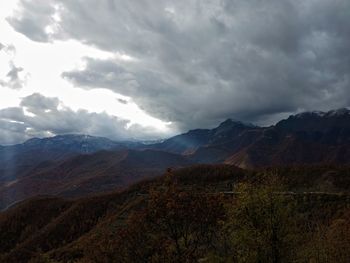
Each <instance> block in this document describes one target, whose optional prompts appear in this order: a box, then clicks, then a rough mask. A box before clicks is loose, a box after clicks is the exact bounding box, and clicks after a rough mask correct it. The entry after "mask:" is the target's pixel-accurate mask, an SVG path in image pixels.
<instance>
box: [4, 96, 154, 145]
mask: <svg viewBox="0 0 350 263" xmlns="http://www.w3.org/2000/svg"><path fill="white" fill-rule="evenodd" d="M57 134H93V135H97V136H104V137H108V138H111V139H115V140H130V139H133V138H135V136H138V137H139V138H143V139H152V138H154V137H157V136H160V135H159V134H157V131H156V130H154V129H152V128H147V127H146V128H145V127H140V126H138V125H131V126H130V127H129V121H127V120H123V119H119V118H117V117H114V116H110V115H108V114H106V113H91V112H88V111H86V110H78V111H73V110H71V109H70V108H68V107H65V106H64V105H63V104H62V102H60V101H59V100H58V99H57V98H48V97H44V96H43V95H41V94H39V93H34V94H32V95H30V96H27V97H24V98H23V99H22V101H21V104H20V106H19V107H12V108H6V109H2V110H0V144H13V143H18V142H21V141H24V140H26V139H29V138H32V137H47V136H52V135H57Z"/></svg>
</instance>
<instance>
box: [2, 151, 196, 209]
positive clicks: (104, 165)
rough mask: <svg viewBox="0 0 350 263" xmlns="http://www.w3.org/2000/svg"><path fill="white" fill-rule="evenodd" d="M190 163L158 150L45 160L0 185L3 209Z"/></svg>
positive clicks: (117, 185) (103, 188)
mask: <svg viewBox="0 0 350 263" xmlns="http://www.w3.org/2000/svg"><path fill="white" fill-rule="evenodd" d="M189 164H191V162H190V161H188V160H187V159H185V158H184V157H182V156H181V155H176V154H172V153H167V152H162V151H155V150H143V151H136V150H123V151H112V152H111V151H100V152H97V153H94V154H85V155H78V156H75V157H72V158H68V159H64V160H62V161H56V162H45V163H41V164H40V165H38V166H37V167H35V168H34V169H33V170H31V171H30V172H28V173H27V174H26V175H25V176H23V177H22V178H18V179H16V180H15V181H13V182H11V183H8V184H5V185H3V186H2V187H0V197H1V198H0V209H1V208H5V207H6V206H8V205H10V204H12V203H14V202H17V201H20V200H24V199H26V198H29V197H32V196H35V195H56V196H67V197H74V196H86V195H89V194H91V193H95V192H108V191H112V190H117V189H122V188H125V187H126V186H128V185H131V184H132V183H134V182H137V181H140V180H143V179H145V178H152V177H155V176H157V175H161V174H162V173H163V172H164V171H165V170H166V169H167V168H168V167H182V166H187V165H189Z"/></svg>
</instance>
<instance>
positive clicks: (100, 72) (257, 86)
mask: <svg viewBox="0 0 350 263" xmlns="http://www.w3.org/2000/svg"><path fill="white" fill-rule="evenodd" d="M21 5H22V11H21V13H20V15H19V18H16V19H15V18H10V19H9V21H10V23H11V24H12V26H13V27H14V28H15V29H16V30H18V31H19V32H21V33H23V34H25V35H26V36H28V37H29V38H31V39H34V40H35V39H38V41H53V40H56V39H76V40H78V41H81V42H84V43H87V44H91V45H94V46H97V47H99V48H100V49H103V50H107V51H111V52H121V53H126V54H128V55H130V56H132V57H135V58H137V61H132V62H121V61H118V60H112V59H110V60H99V59H92V58H88V59H87V60H86V62H87V66H86V68H85V69H83V70H75V71H70V72H65V73H63V77H64V78H66V79H67V80H69V81H72V82H73V83H74V84H75V85H76V86H81V87H85V88H88V89H91V88H96V87H103V88H108V89H111V90H113V91H115V92H117V93H119V94H122V95H126V96H130V97H131V98H132V99H133V100H134V101H135V102H136V103H137V104H138V105H139V106H140V107H141V108H143V109H144V110H145V111H147V112H148V113H150V114H151V115H153V116H156V117H158V118H161V119H163V120H167V121H172V122H174V124H175V125H177V126H179V127H180V128H182V129H187V128H195V127H198V126H210V125H214V124H216V123H217V122H218V121H220V120H223V119H225V118H227V117H234V118H236V119H242V120H245V121H251V122H258V123H267V122H270V121H272V120H274V116H281V115H283V114H287V113H292V112H297V111H300V110H311V109H319V110H328V109H331V108H338V107H344V106H349V105H350V92H349V90H350V63H349V61H350V16H349V15H348V12H347V11H345V10H350V2H349V1H348V0H337V1H329V0H319V1H314V0H286V1H280V0H266V1H260V0H252V1H245V0H205V1H199V0H186V1H185V0H179V1H170V0H169V1H167V0H162V1H161V0H157V1H152V2H150V1H147V0H138V1H136V0H135V1H122V0H99V1H97V0H84V1H83V0H77V1H70V0H55V1H54V0H52V1H47V2H45V3H40V4H37V3H36V1H30V0H25V1H24V0H22V1H21ZM36 7H38V8H36ZM54 12H58V15H59V16H60V21H58V22H57V21H52V14H53V13H54ZM50 24H54V26H55V28H56V30H55V31H54V32H51V33H47V32H45V28H46V27H47V26H48V25H50ZM25 25H35V26H33V28H35V30H33V29H30V28H29V29H28V28H25Z"/></svg>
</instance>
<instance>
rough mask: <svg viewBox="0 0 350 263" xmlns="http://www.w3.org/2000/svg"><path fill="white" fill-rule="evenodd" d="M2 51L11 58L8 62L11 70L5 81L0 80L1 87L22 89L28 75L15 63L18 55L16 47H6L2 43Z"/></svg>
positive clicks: (0, 45)
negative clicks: (14, 59)
mask: <svg viewBox="0 0 350 263" xmlns="http://www.w3.org/2000/svg"><path fill="white" fill-rule="evenodd" d="M0 51H4V52H6V53H7V54H8V55H10V56H11V58H10V59H9V61H8V65H9V67H10V70H9V71H8V73H7V74H6V76H5V79H0V86H3V87H8V88H11V89H21V88H23V86H24V85H25V83H26V79H27V76H28V75H27V74H25V73H24V69H23V68H22V67H17V66H16V65H15V63H14V61H13V58H14V56H15V55H16V48H15V46H14V45H4V44H1V43H0Z"/></svg>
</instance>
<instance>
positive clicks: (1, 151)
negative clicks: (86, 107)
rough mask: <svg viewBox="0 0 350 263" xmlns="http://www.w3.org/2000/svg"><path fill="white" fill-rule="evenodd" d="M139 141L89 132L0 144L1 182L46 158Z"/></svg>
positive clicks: (116, 146) (112, 148)
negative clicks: (128, 140) (12, 143)
mask: <svg viewBox="0 0 350 263" xmlns="http://www.w3.org/2000/svg"><path fill="white" fill-rule="evenodd" d="M139 145H140V144H139V143H134V142H114V141H112V140H109V139H107V138H102V137H94V136H88V135H73V134H72V135H59V136H55V137H50V138H43V139H39V138H33V139H30V140H28V141H26V142H24V143H22V144H17V145H11V146H1V147H0V185H1V184H2V183H8V182H11V181H14V180H16V179H18V178H21V177H23V176H25V175H26V173H28V171H29V170H31V169H33V168H34V167H36V166H37V165H39V164H40V163H42V162H45V161H59V160H64V159H66V158H69V157H72V156H75V155H79V154H90V153H95V152H98V151H101V150H121V149H126V148H135V147H138V146H139Z"/></svg>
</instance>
